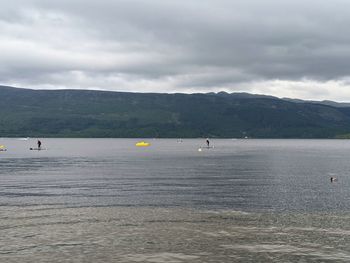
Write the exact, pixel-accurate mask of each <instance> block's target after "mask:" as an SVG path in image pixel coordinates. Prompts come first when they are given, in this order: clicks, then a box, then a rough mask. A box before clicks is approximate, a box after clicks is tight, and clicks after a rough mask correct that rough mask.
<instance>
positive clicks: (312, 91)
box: [0, 0, 350, 101]
mask: <svg viewBox="0 0 350 263" xmlns="http://www.w3.org/2000/svg"><path fill="white" fill-rule="evenodd" d="M348 25H350V2H349V1H346V0H334V1H319V0H317V1H316V0H309V1H302V0H293V1H292V0H283V1H281V0H265V1H260V0H235V1H231V0H207V1H199V0H186V1H185V0H167V1H164V0H148V1H141V0H99V1H97V0H70V1H68V0H61V1H46V0H22V1H20V0H12V1H10V2H9V3H2V8H1V9H0V33H1V34H0V61H1V63H0V83H1V84H8V85H15V86H19V87H31V88H84V89H90V88H93V89H104V90H118V91H136V92H137V91H139V92H208V91H220V90H224V91H228V92H234V91H247V92H255V93H264V94H271V95H276V96H280V97H284V96H288V97H298V98H304V99H334V100H338V101H350V85H349V79H350V73H349V71H348V69H349V68H350V45H349V43H350V29H349V26H348Z"/></svg>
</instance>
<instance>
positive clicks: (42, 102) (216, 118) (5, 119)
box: [0, 86, 350, 138]
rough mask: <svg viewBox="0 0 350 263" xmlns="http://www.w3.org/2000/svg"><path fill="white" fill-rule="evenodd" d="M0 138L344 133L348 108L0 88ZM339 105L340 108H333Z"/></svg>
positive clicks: (209, 96)
mask: <svg viewBox="0 0 350 263" xmlns="http://www.w3.org/2000/svg"><path fill="white" fill-rule="evenodd" d="M0 96H1V98H2V99H1V100H0V106H1V109H2V110H1V111H0V136H2V137H22V136H24V137H27V136H28V137H160V138H165V137H167V138H168V137H170V138H178V137H181V138H187V137H188V138H192V137H217V138H244V137H250V138H346V137H347V136H348V134H350V107H347V106H345V105H343V104H341V106H339V105H338V104H339V103H336V102H334V103H333V104H332V105H330V103H329V102H327V103H326V104H324V103H322V102H317V103H316V102H308V101H301V102H300V101H293V100H291V99H280V98H277V97H273V96H268V95H258V94H249V93H226V92H219V93H194V94H183V93H173V94H169V93H134V92H114V91H100V90H75V89H69V90H67V89H61V90H32V89H23V88H13V87H9V86H0ZM337 105H338V106H337Z"/></svg>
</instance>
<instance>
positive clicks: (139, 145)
mask: <svg viewBox="0 0 350 263" xmlns="http://www.w3.org/2000/svg"><path fill="white" fill-rule="evenodd" d="M135 145H136V146H137V147H147V146H150V145H151V144H150V143H149V142H144V141H142V142H138V143H136V144H135Z"/></svg>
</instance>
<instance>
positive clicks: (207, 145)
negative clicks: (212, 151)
mask: <svg viewBox="0 0 350 263" xmlns="http://www.w3.org/2000/svg"><path fill="white" fill-rule="evenodd" d="M209 143H210V142H209V138H207V147H208V148H209Z"/></svg>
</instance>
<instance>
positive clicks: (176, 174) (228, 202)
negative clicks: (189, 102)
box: [0, 138, 350, 262]
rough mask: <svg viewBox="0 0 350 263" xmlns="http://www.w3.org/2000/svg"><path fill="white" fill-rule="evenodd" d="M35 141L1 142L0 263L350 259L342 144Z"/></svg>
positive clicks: (349, 146) (346, 146)
mask: <svg viewBox="0 0 350 263" xmlns="http://www.w3.org/2000/svg"><path fill="white" fill-rule="evenodd" d="M41 141H42V142H43V147H44V148H45V149H46V150H43V151H30V150H29V148H30V147H35V144H36V140H34V139H29V140H19V139H6V138H3V139H0V144H4V145H6V146H7V148H8V150H7V151H6V152H0V180H1V184H0V213H1V214H0V217H1V221H0V233H1V235H0V236H1V237H0V260H1V261H3V262H18V261H20V262H257V261H258V262H296V261H300V262H303V261H307V262H312V261H314V262H318V261H321V262H328V261H329V262H331V261H333V262H348V261H349V260H350V249H349V248H348V244H349V238H350V223H349V222H350V220H349V218H350V202H349V201H350V200H349V199H350V190H349V189H350V188H349V186H350V185H349V184H350V180H349V171H350V162H349V161H350V160H349V159H350V157H349V154H348V153H349V152H350V141H347V140H212V141H211V143H212V144H213V145H214V148H213V149H205V148H203V149H202V151H198V149H199V147H200V146H204V144H205V140H200V139H192V140H190V139H187V140H186V139H184V140H182V141H181V142H178V141H177V140H172V139H155V140H152V139H148V140H147V141H148V142H150V143H151V146H150V147H145V148H137V147H135V143H136V142H137V141H139V140H137V139H42V140H41ZM330 177H337V179H338V181H337V182H335V183H331V182H330Z"/></svg>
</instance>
